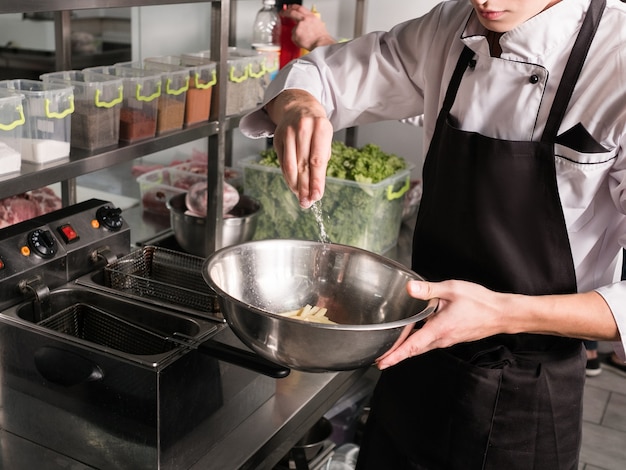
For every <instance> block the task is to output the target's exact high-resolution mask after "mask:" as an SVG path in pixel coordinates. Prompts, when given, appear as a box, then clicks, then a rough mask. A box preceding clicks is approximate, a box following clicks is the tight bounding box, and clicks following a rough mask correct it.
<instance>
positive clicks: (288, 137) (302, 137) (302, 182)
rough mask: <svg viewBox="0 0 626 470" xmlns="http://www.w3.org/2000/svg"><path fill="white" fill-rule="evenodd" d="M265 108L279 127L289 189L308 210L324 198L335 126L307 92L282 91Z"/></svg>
mask: <svg viewBox="0 0 626 470" xmlns="http://www.w3.org/2000/svg"><path fill="white" fill-rule="evenodd" d="M265 109H266V111H267V113H268V115H269V116H270V118H271V119H272V121H274V123H275V124H276V130H275V131H274V148H275V149H276V153H277V154H278V161H279V162H280V167H281V170H282V172H283V175H284V177H285V181H286V182H287V186H289V189H291V191H293V192H294V193H295V194H296V195H297V196H298V200H299V202H300V206H302V207H303V208H308V207H310V206H311V205H312V204H313V203H314V202H316V201H318V200H320V199H321V198H322V196H323V195H324V183H325V180H326V167H327V166H328V160H329V159H330V151H331V144H332V139H333V127H332V124H331V123H330V121H329V120H328V118H327V117H326V111H325V109H324V107H323V106H322V105H321V104H320V103H319V101H317V100H316V99H315V98H314V97H313V95H311V94H310V93H308V92H306V91H303V90H296V89H289V90H285V91H282V92H281V93H280V94H279V95H278V96H276V97H275V98H274V99H273V100H272V101H270V102H269V103H268V104H267V105H266V106H265Z"/></svg>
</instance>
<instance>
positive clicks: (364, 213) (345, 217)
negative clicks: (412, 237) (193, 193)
mask: <svg viewBox="0 0 626 470" xmlns="http://www.w3.org/2000/svg"><path fill="white" fill-rule="evenodd" d="M259 160H260V157H259V156H253V157H248V158H246V159H244V160H242V161H241V162H240V165H241V166H242V168H243V171H244V194H247V195H249V196H251V197H253V198H255V199H257V200H258V201H259V202H260V203H261V206H262V207H263V213H262V214H261V215H260V217H259V221H258V224H257V229H256V233H255V239H267V238H295V239H300V240H320V239H321V237H320V223H319V222H318V220H317V218H316V217H315V214H314V213H313V211H312V210H311V209H309V210H303V209H301V208H300V205H299V203H298V200H297V198H296V196H295V195H294V194H293V193H292V192H291V191H290V190H289V189H288V188H287V185H286V184H285V181H284V178H283V175H282V173H281V171H280V169H279V168H273V167H268V166H264V165H261V164H259V163H258V161H259ZM409 184H410V170H409V169H405V170H401V171H399V172H397V173H396V174H395V175H393V176H391V177H389V178H386V179H384V180H383V181H380V182H379V183H376V184H364V183H357V182H355V181H348V180H342V179H338V178H331V177H329V178H326V190H325V193H324V197H323V198H322V201H321V212H322V221H323V224H324V230H325V231H326V233H327V235H328V238H329V240H330V241H331V242H334V243H341V244H344V245H351V246H356V247H358V248H363V249H366V250H369V251H372V252H375V253H385V252H386V251H388V250H390V249H391V248H393V247H394V246H395V245H396V244H397V242H398V235H399V233H400V226H401V223H402V207H403V200H404V195H405V193H406V191H407V190H408V188H409Z"/></svg>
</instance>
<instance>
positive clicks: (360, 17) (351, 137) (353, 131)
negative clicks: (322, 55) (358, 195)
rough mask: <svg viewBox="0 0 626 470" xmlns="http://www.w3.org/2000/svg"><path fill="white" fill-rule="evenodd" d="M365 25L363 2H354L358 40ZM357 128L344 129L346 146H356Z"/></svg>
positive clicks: (362, 0) (357, 0) (355, 32)
mask: <svg viewBox="0 0 626 470" xmlns="http://www.w3.org/2000/svg"><path fill="white" fill-rule="evenodd" d="M364 24H365V0H356V11H355V13H354V37H355V38H358V37H359V36H361V35H362V34H363V29H364ZM357 133H358V132H357V128H356V127H348V128H347V129H346V145H349V146H350V147H356V146H357V142H356V141H357V137H358V136H357Z"/></svg>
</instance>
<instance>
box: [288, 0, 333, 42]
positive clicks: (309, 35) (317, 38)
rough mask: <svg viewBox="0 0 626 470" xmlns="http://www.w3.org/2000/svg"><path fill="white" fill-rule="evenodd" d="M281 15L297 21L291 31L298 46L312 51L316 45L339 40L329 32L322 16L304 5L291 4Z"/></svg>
mask: <svg viewBox="0 0 626 470" xmlns="http://www.w3.org/2000/svg"><path fill="white" fill-rule="evenodd" d="M280 15H281V16H286V17H287V18H291V19H292V20H294V21H295V23H296V25H295V26H294V28H293V31H292V33H291V40H292V41H293V42H294V44H295V45H296V46H298V47H301V48H303V49H306V50H308V51H312V50H313V49H315V48H316V47H319V46H326V45H329V44H335V43H336V42H337V41H336V40H335V38H333V37H332V36H331V35H330V34H329V33H328V30H327V29H326V25H325V24H324V22H323V21H322V20H321V18H320V17H319V16H318V15H316V14H315V13H313V12H312V11H311V10H309V9H308V8H306V7H303V6H302V5H297V4H293V5H289V7H288V8H287V9H286V10H283V11H281V12H280Z"/></svg>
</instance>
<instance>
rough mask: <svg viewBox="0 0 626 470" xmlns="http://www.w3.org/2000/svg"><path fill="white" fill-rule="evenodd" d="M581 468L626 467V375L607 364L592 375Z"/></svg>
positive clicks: (610, 469) (587, 390)
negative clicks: (596, 374) (599, 372)
mask: <svg viewBox="0 0 626 470" xmlns="http://www.w3.org/2000/svg"><path fill="white" fill-rule="evenodd" d="M583 420H584V422H583V446H582V450H581V454H580V465H579V467H578V468H579V470H624V469H626V376H624V375H620V374H619V373H618V372H615V371H614V369H611V368H609V367H604V368H603V371H602V373H601V374H600V375H598V376H597V377H588V378H587V383H586V384H585V396H584V409H583Z"/></svg>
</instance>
